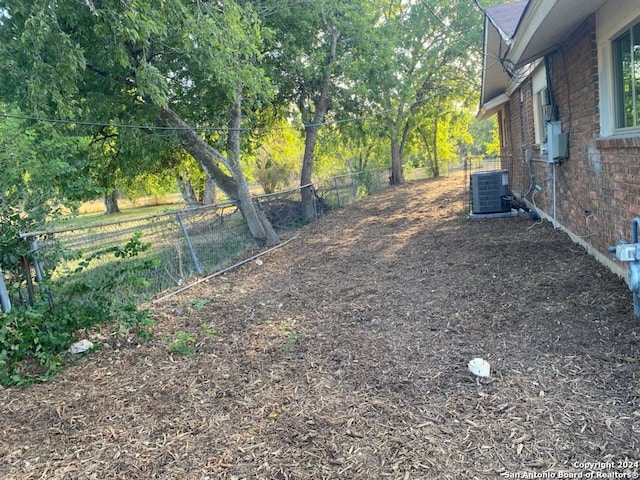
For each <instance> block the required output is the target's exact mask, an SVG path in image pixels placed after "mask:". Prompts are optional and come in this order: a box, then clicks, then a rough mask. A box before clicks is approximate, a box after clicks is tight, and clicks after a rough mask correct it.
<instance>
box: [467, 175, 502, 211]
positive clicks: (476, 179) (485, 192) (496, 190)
mask: <svg viewBox="0 0 640 480" xmlns="http://www.w3.org/2000/svg"><path fill="white" fill-rule="evenodd" d="M470 183H471V185H470V187H471V189H470V190H471V212H472V213H473V214H488V213H504V212H510V211H511V197H510V195H511V191H510V189H509V171H508V170H493V171H490V172H478V173H472V174H471V182H470Z"/></svg>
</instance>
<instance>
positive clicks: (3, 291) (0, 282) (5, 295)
mask: <svg viewBox="0 0 640 480" xmlns="http://www.w3.org/2000/svg"><path fill="white" fill-rule="evenodd" d="M0 305H1V306H2V311H3V312H4V313H11V299H9V292H7V286H6V285H5V283H4V273H3V272H2V270H0Z"/></svg>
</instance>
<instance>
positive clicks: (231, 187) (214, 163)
mask: <svg viewBox="0 0 640 480" xmlns="http://www.w3.org/2000/svg"><path fill="white" fill-rule="evenodd" d="M239 108H240V105H239V101H238V105H237V106H235V105H234V112H235V111H236V110H239ZM234 115H235V114H234ZM234 115H232V117H233V116H234ZM236 116H237V115H236ZM160 117H161V118H162V120H163V121H164V122H165V123H166V124H167V125H168V126H173V127H177V128H179V131H178V134H179V135H180V140H181V143H182V146H183V147H184V148H185V150H187V151H188V152H189V153H190V154H191V156H193V158H194V159H195V160H196V161H197V162H198V163H199V164H200V166H201V167H202V169H203V170H204V171H205V172H206V173H207V175H208V176H209V177H210V178H211V179H212V180H213V181H215V183H216V184H217V185H218V186H219V187H220V188H221V189H222V191H223V192H224V193H225V194H226V195H227V197H229V199H230V200H231V201H233V202H236V203H237V204H238V208H239V209H240V211H241V212H242V215H243V216H244V218H245V220H246V221H247V225H248V226H249V230H250V231H251V234H252V235H253V238H254V239H255V240H256V243H258V245H275V244H276V243H278V241H279V239H278V236H277V235H276V234H275V232H274V231H273V228H272V227H271V224H270V223H269V221H268V220H267V218H266V216H265V215H264V214H263V215H260V213H262V212H260V213H258V210H257V208H256V206H255V204H254V203H253V201H252V200H251V196H250V195H249V189H248V187H247V180H246V178H245V176H244V173H243V172H242V169H241V168H240V165H239V163H238V162H234V160H233V158H232V159H227V158H226V157H225V156H224V155H222V154H221V153H220V152H218V151H217V150H216V149H215V148H213V147H212V146H211V145H209V144H208V143H206V142H205V141H204V140H203V139H202V137H200V135H198V133H197V132H196V131H195V130H193V128H191V127H190V126H189V125H188V124H187V123H186V122H185V121H184V120H182V118H181V117H180V116H179V115H178V114H177V113H176V112H174V111H173V110H171V109H170V108H168V107H165V108H162V109H161V111H160ZM239 121H240V117H239V116H237V118H236V119H234V118H232V120H231V122H233V123H234V125H235V124H237V125H238V128H235V131H230V132H229V135H230V136H232V135H235V136H236V137H237V140H235V141H234V143H237V150H238V152H239V145H240V141H239V136H240V130H239ZM234 148H235V147H234ZM238 155H239V153H238ZM220 164H222V165H223V166H224V167H226V168H227V170H228V171H229V172H231V174H232V175H233V176H229V175H228V174H227V173H226V172H225V171H224V170H223V169H222V168H220ZM243 185H244V187H243ZM265 225H266V227H267V228H265Z"/></svg>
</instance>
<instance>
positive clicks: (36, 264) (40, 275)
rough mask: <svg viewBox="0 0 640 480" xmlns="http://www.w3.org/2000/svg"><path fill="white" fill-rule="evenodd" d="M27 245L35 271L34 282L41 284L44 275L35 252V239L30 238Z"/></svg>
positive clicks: (36, 246) (36, 249) (36, 245)
mask: <svg viewBox="0 0 640 480" xmlns="http://www.w3.org/2000/svg"><path fill="white" fill-rule="evenodd" d="M29 245H30V246H31V253H33V268H34V269H35V271H36V280H37V281H38V282H39V283H42V281H43V280H44V273H43V272H42V267H41V266H40V262H38V256H37V254H36V252H37V251H38V243H37V242H36V237H31V238H30V239H29Z"/></svg>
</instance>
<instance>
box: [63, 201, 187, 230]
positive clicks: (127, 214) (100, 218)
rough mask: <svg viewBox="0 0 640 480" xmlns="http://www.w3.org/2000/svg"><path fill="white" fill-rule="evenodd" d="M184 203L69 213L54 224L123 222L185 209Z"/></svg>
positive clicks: (84, 224)
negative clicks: (112, 210)
mask: <svg viewBox="0 0 640 480" xmlns="http://www.w3.org/2000/svg"><path fill="white" fill-rule="evenodd" d="M184 208H185V206H184V204H181V203H174V204H168V205H157V206H150V207H134V208H126V209H122V211H121V212H119V213H112V214H111V215H106V214H104V213H83V214H79V215H69V216H67V217H64V218H62V219H61V220H58V221H57V222H55V224H54V225H53V226H54V228H85V227H91V226H95V225H100V224H103V223H111V222H121V221H125V220H133V219H136V218H141V217H149V216H153V215H161V214H163V213H169V212H174V211H178V210H182V209H184Z"/></svg>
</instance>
